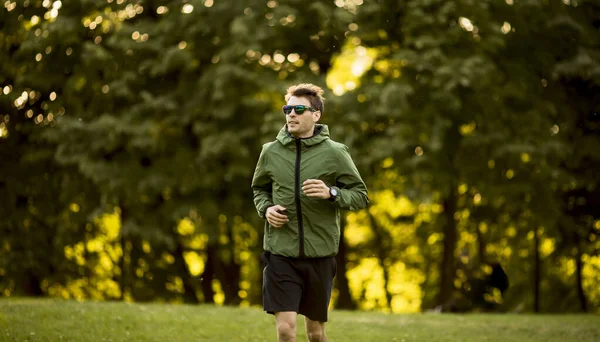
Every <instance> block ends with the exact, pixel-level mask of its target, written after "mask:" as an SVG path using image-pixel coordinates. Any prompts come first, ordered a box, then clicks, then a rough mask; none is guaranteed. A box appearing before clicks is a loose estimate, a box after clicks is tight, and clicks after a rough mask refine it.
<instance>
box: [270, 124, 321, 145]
mask: <svg viewBox="0 0 600 342" xmlns="http://www.w3.org/2000/svg"><path fill="white" fill-rule="evenodd" d="M327 139H329V128H328V127H327V125H322V124H316V125H315V133H314V135H313V136H312V137H310V138H296V137H294V136H293V135H291V134H290V132H288V129H287V124H286V125H284V126H283V128H282V129H281V130H280V131H279V134H277V140H278V141H279V142H280V143H281V144H282V145H284V146H285V145H288V144H291V143H293V142H295V141H296V140H300V142H301V143H302V145H303V146H313V145H316V144H319V143H321V142H323V141H325V140H327Z"/></svg>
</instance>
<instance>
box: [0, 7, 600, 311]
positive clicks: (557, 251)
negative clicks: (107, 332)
mask: <svg viewBox="0 0 600 342" xmlns="http://www.w3.org/2000/svg"><path fill="white" fill-rule="evenodd" d="M3 6H4V9H3V10H2V12H0V22H1V24H0V25H1V26H0V28H1V31H0V60H2V64H1V65H0V160H1V161H2V165H3V166H2V168H0V196H1V197H2V201H1V202H0V217H2V218H3V219H2V222H0V235H1V240H0V251H1V253H2V255H3V258H2V259H0V276H1V277H2V278H0V292H2V293H3V294H4V295H14V294H27V295H32V294H35V295H41V294H51V295H56V296H68V297H75V298H98V299H101V298H119V299H124V300H156V299H164V300H175V301H187V302H207V303H212V302H218V303H225V304H239V303H240V302H242V303H244V304H245V305H246V304H257V303H260V285H259V284H260V269H261V267H260V256H259V254H260V251H261V239H262V236H261V228H262V226H261V225H262V222H261V221H260V220H259V219H258V218H257V217H256V214H255V210H254V208H253V206H252V200H251V196H252V195H251V191H250V179H251V175H252V171H253V169H254V166H255V164H256V160H257V158H258V154H259V152H260V148H261V146H262V144H263V143H264V142H266V141H270V140H273V138H274V136H275V134H276V132H277V131H278V130H279V129H280V128H281V126H282V124H283V122H284V119H283V115H282V114H281V113H280V110H279V108H280V107H281V105H282V104H283V92H284V90H285V88H286V86H288V85H290V84H292V83H296V82H313V83H317V84H325V83H326V82H325V81H326V76H328V75H335V74H336V73H338V75H342V76H341V77H337V78H336V77H332V78H331V79H333V80H334V81H335V80H338V81H339V80H344V81H343V82H349V81H351V82H350V83H344V84H342V85H340V84H329V85H330V87H331V89H332V91H331V92H332V93H333V94H331V92H330V91H329V90H326V92H327V102H326V106H325V108H326V109H325V113H324V116H323V121H324V123H327V124H329V126H330V128H331V131H332V137H333V138H334V140H338V141H342V142H344V143H346V144H347V145H349V146H350V148H351V152H352V154H353V157H354V159H355V161H356V164H357V165H358V167H359V169H360V171H361V173H362V174H363V176H364V177H365V178H366V179H367V180H368V185H369V188H370V190H371V193H372V204H373V205H372V207H371V208H370V209H369V210H368V211H364V212H361V213H357V214H356V216H349V218H350V220H349V225H348V229H349V231H350V232H351V234H353V235H352V236H346V241H345V243H346V244H347V246H348V255H347V259H346V260H348V265H346V266H347V267H348V274H364V273H365V266H364V264H363V262H365V263H367V264H369V265H376V266H374V267H375V268H376V269H377V272H379V270H381V274H382V277H381V279H382V281H381V283H377V286H375V287H377V289H378V290H377V291H379V294H382V295H381V296H379V295H376V296H374V297H376V298H380V299H377V301H376V302H377V303H378V304H373V302H370V301H369V300H367V298H366V295H365V292H366V288H367V286H368V285H367V280H365V281H364V282H362V281H361V282H357V281H355V282H353V283H352V286H351V287H352V289H351V290H352V293H353V295H354V299H355V300H359V301H362V305H359V307H361V308H366V309H383V310H389V309H392V307H393V306H394V305H392V301H393V300H396V301H402V300H407V298H408V296H404V297H403V296H402V291H399V290H397V286H398V282H400V285H401V282H402V281H404V282H405V283H409V282H410V288H411V290H410V292H411V296H413V295H414V296H421V298H420V300H418V302H419V303H421V304H420V308H421V309H423V310H424V309H428V308H431V307H434V306H438V305H446V306H447V307H452V305H454V309H457V307H458V306H460V307H461V308H463V309H464V308H465V307H466V308H469V309H477V308H474V307H473V305H472V303H467V304H464V303H463V302H461V301H464V300H466V301H468V300H467V299H465V298H464V293H465V291H467V292H468V291H469V290H468V289H467V287H468V286H470V284H472V283H473V279H471V278H478V277H479V278H481V277H483V276H484V274H486V270H488V268H487V267H486V265H487V264H490V263H494V262H499V263H500V264H501V265H502V266H503V267H504V268H505V270H506V271H507V273H508V275H509V279H510V282H511V288H510V289H509V291H508V292H507V293H505V294H504V296H503V298H502V299H503V304H502V305H496V306H494V308H495V309H497V310H513V309H515V310H528V311H529V310H533V311H585V310H592V311H593V310H596V309H597V307H598V303H600V295H599V293H598V286H597V282H598V281H599V280H598V277H597V276H595V274H597V270H598V267H600V261H599V260H600V259H599V255H598V251H599V250H600V245H599V243H600V236H599V235H600V213H599V212H598V209H597V208H599V207H600V203H598V200H597V199H598V198H600V196H599V194H600V193H599V191H600V190H599V189H600V178H599V176H598V173H597V172H595V170H596V169H598V167H600V154H599V152H598V148H597V146H598V144H599V143H600V141H599V140H598V136H599V135H598V132H599V130H600V119H599V118H598V116H600V114H598V113H600V108H599V107H598V103H600V98H599V96H600V95H599V94H600V89H599V88H600V77H599V72H598V70H600V54H599V53H598V51H599V48H600V36H599V35H598V34H597V29H598V23H597V20H596V18H597V17H598V16H599V15H600V8H599V7H598V5H597V4H596V3H595V2H593V1H583V0H580V1H577V2H575V1H558V0H549V1H541V0H540V1H538V0H531V1H500V2H498V1H442V0H411V1H391V0H390V1H388V0H384V1H353V0H346V1H312V2H310V3H306V2H299V1H297V0H281V1H251V0H242V1H209V0H205V1H200V0H193V1H175V0H172V1H151V0H144V1H142V0H134V1H89V0H79V1H62V2H58V1H42V0H29V1H25V2H10V1H7V2H5V3H4V4H3ZM348 56H351V57H348ZM352 56H355V57H356V56H359V57H361V58H362V59H360V58H356V59H352V58H355V57H352ZM348 58H350V59H348ZM359 59H360V63H363V64H360V63H359V64H358V65H356V63H357V61H359ZM355 66H357V68H356V69H355ZM336 67H337V68H338V70H334V69H335V68H336ZM328 82H333V81H330V79H328ZM352 82H354V83H352ZM338 86H339V87H338ZM338 89H345V90H347V92H345V93H343V94H341V93H340V92H339V90H338ZM334 94H339V95H334ZM594 113H596V114H594ZM394 203H401V204H398V205H397V206H406V207H411V208H412V211H411V212H410V213H409V214H407V213H403V214H398V212H397V211H398V208H397V207H395V206H396V204H394ZM108 221H110V222H111V223H110V224H111V225H110V227H111V228H110V229H109V228H107V227H108V226H107V222H108ZM113 231H115V232H118V235H114V236H113V235H110V234H112V233H109V232H113ZM399 231H401V232H402V233H398V232H399ZM108 236H110V238H109V237H108ZM363 237H364V239H363ZM367 237H368V238H367ZM99 246H102V247H99ZM361 264H363V266H360V265H361ZM369 267H371V266H369ZM403 267H404V268H403ZM400 269H402V270H403V271H399V270H400ZM361 272H362V273H361ZM407 277H408V278H407ZM367 278H369V277H367V276H365V277H364V279H367ZM371 278H372V279H375V276H371ZM361 279H363V278H361ZM398 279H401V280H398ZM407 279H408V280H407ZM392 285H394V286H392ZM361 287H362V288H361ZM417 287H418V290H415V288H417ZM115 288H116V289H115ZM63 290H64V291H63ZM377 291H375V292H377ZM414 296H413V297H414ZM411 298H412V297H411ZM415 303H416V302H415ZM453 303H454V304H453ZM413 304H414V303H413ZM495 304H499V303H495ZM397 307H399V306H398V305H397ZM410 307H411V308H414V307H415V306H414V305H412V304H411V306H410Z"/></svg>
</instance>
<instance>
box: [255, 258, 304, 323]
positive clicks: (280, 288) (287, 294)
mask: <svg viewBox="0 0 600 342" xmlns="http://www.w3.org/2000/svg"><path fill="white" fill-rule="evenodd" d="M262 259H263V261H264V262H265V268H264V270H263V305H264V310H265V311H267V312H268V313H271V314H273V313H275V312H285V311H294V312H295V313H297V312H298V311H299V308H300V301H301V298H302V287H303V285H302V278H301V276H300V274H298V272H297V271H296V269H295V268H294V266H293V264H292V263H291V262H290V261H289V260H287V259H286V258H284V257H280V256H277V255H273V254H269V253H264V254H263V256H262Z"/></svg>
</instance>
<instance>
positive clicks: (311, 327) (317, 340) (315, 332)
mask: <svg viewBox="0 0 600 342" xmlns="http://www.w3.org/2000/svg"><path fill="white" fill-rule="evenodd" d="M311 323H312V324H307V325H306V336H307V337H308V340H309V341H310V342H327V336H326V335H325V325H324V324H322V323H321V324H319V323H316V322H311Z"/></svg>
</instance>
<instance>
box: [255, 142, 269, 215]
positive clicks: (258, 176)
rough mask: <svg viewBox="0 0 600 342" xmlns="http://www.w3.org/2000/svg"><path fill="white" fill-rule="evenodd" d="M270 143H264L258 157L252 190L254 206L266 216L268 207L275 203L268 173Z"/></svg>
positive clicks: (259, 213) (259, 212) (260, 213)
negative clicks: (267, 151) (268, 147)
mask: <svg viewBox="0 0 600 342" xmlns="http://www.w3.org/2000/svg"><path fill="white" fill-rule="evenodd" d="M267 146H268V144H265V145H263V149H262V151H261V152H260V157H258V163H257V164H256V169H255V170H254V177H253V178H252V191H253V192H254V206H255V207H256V210H257V211H258V215H259V216H260V217H262V218H265V212H266V211H267V208H268V207H270V206H272V205H273V187H272V181H271V176H269V174H268V173H267V156H266V149H267Z"/></svg>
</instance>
